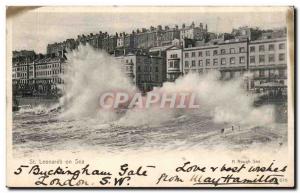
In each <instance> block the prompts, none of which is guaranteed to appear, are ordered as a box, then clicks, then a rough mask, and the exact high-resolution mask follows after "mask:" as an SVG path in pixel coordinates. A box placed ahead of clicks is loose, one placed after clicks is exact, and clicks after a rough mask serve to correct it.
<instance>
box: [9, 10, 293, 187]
mask: <svg viewBox="0 0 300 193" xmlns="http://www.w3.org/2000/svg"><path fill="white" fill-rule="evenodd" d="M6 22H7V24H6V25H7V29H6V38H7V39H6V41H7V50H6V51H7V52H6V53H7V58H6V61H7V64H6V71H7V72H6V90H7V94H6V95H7V96H6V98H7V110H6V111H7V118H6V119H7V137H6V140H7V141H6V143H7V148H6V149H7V157H6V159H7V186H8V187H86V188H89V187H110V188H112V187H127V188H128V187H129V188H136V187H150V188H151V187H183V188H184V187H192V188H203V187H212V188H224V187H250V188H251V187H273V188H276V187H290V188H292V187H294V175H295V173H294V84H295V83H294V8H293V7H288V6H285V7H279V6H276V7H272V6H266V7H246V6H245V7H197V6H186V7H184V6H181V7H179V6H169V7H167V6H156V7H153V6H106V7H105V6H102V7H101V6H89V7H83V6H82V7H80V6H77V7H76V6H75V7H68V6H48V7H47V6H45V7H21V6H20V7H18V6H9V7H7V9H6Z"/></svg>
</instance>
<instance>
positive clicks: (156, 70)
mask: <svg viewBox="0 0 300 193" xmlns="http://www.w3.org/2000/svg"><path fill="white" fill-rule="evenodd" d="M174 67H175V65H174ZM155 72H158V67H157V66H156V67H155Z"/></svg>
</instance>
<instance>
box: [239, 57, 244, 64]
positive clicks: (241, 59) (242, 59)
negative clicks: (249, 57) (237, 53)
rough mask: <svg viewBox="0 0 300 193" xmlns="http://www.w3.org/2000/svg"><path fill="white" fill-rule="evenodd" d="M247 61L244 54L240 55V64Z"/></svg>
mask: <svg viewBox="0 0 300 193" xmlns="http://www.w3.org/2000/svg"><path fill="white" fill-rule="evenodd" d="M244 63H245V57H244V56H241V57H240V64H244Z"/></svg>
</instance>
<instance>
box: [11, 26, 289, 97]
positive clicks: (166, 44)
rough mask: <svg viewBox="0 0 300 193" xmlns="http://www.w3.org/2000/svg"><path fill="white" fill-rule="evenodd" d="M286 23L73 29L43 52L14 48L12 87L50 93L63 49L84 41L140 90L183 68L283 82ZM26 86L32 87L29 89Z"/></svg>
mask: <svg viewBox="0 0 300 193" xmlns="http://www.w3.org/2000/svg"><path fill="white" fill-rule="evenodd" d="M286 42H287V41H286V29H277V30H260V29H258V28H250V27H246V26H244V27H239V28H237V29H233V30H232V32H231V33H221V34H215V33H211V32H209V31H208V27H207V25H205V27H204V24H203V23H200V24H199V25H198V26H197V25H195V23H194V22H193V23H192V24H191V25H185V24H183V25H182V27H181V28H179V27H178V25H175V26H174V27H169V26H164V27H162V26H161V25H158V26H157V27H153V26H151V27H150V28H149V29H146V28H142V29H136V30H133V31H132V33H130V34H129V33H125V32H121V33H115V34H113V35H111V34H108V33H107V32H102V31H100V32H99V33H97V34H93V33H90V34H88V35H84V34H82V35H78V36H77V38H76V39H72V38H70V39H67V40H65V41H63V42H59V43H53V44H48V45H47V53H46V54H36V53H35V52H34V51H26V50H23V51H14V52H13V58H12V62H13V66H12V68H13V69H12V76H13V77H12V78H13V88H14V93H23V94H24V93H27V94H33V95H34V94H35V93H39V94H41V93H46V94H49V93H50V94H55V93H57V88H58V87H59V85H60V84H63V80H62V79H61V75H62V74H63V73H64V63H65V61H66V60H67V58H66V57H65V53H66V52H69V51H72V50H74V49H77V47H78V46H79V45H80V44H82V45H86V44H89V45H91V46H92V47H93V48H95V49H99V50H105V51H106V52H108V53H109V54H111V55H113V56H115V57H116V58H117V59H118V60H120V61H121V63H122V64H123V67H122V70H123V71H124V72H125V73H126V74H127V75H128V77H130V78H131V79H132V82H133V83H134V84H135V85H136V86H137V87H138V88H139V89H140V90H142V91H149V90H151V89H153V87H157V86H162V84H163V82H165V81H175V80H176V79H177V78H178V77H180V76H184V75H186V74H188V73H198V74H199V75H201V74H204V73H207V72H209V71H211V70H217V71H219V72H220V74H221V77H220V78H221V79H222V80H228V79H232V78H236V77H240V76H242V75H244V74H245V73H247V74H248V75H247V80H246V81H245V82H246V84H245V87H246V89H247V90H250V91H259V90H261V89H263V88H268V89H272V88H276V89H278V88H280V91H281V92H282V91H283V92H284V90H285V89H286V86H287V52H286V50H287V45H286ZM30 90H31V92H29V91H30Z"/></svg>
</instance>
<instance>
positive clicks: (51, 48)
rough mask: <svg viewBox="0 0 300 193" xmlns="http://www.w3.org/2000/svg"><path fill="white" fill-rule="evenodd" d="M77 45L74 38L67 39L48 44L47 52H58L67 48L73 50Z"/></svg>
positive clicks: (62, 51)
mask: <svg viewBox="0 0 300 193" xmlns="http://www.w3.org/2000/svg"><path fill="white" fill-rule="evenodd" d="M77 46H78V44H77V42H76V41H75V39H67V40H65V41H63V42H60V43H56V42H55V43H54V44H48V45H47V54H58V53H59V52H61V53H64V52H66V51H67V50H74V49H76V48H77Z"/></svg>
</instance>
